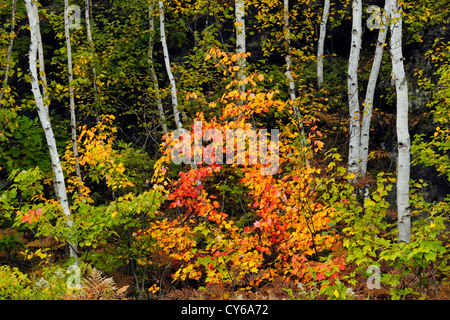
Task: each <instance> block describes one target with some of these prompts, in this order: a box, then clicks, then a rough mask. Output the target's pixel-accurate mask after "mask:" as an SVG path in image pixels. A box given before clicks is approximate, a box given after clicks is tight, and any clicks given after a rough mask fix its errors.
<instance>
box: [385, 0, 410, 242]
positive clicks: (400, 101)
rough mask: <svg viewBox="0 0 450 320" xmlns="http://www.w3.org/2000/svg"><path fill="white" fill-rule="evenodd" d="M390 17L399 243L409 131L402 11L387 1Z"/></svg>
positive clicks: (404, 228) (406, 234)
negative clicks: (394, 101) (395, 119)
mask: <svg viewBox="0 0 450 320" xmlns="http://www.w3.org/2000/svg"><path fill="white" fill-rule="evenodd" d="M386 10H387V12H388V15H389V17H390V30H391V38H390V51H391V60H392V72H393V75H394V78H395V79H394V81H395V91H396V95H397V123H396V126H397V145H398V163H397V212H398V222H397V226H398V238H399V242H405V243H409V242H410V240H411V213H410V207H409V178H410V147H411V145H410V137H409V129H408V84H407V81H406V75H405V68H404V65H403V60H404V59H403V52H402V7H401V6H400V5H399V4H398V1H396V0H386Z"/></svg>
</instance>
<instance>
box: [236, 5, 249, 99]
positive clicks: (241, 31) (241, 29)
mask: <svg viewBox="0 0 450 320" xmlns="http://www.w3.org/2000/svg"><path fill="white" fill-rule="evenodd" d="M235 14H236V53H237V54H245V53H246V50H247V49H246V44H245V0H235ZM245 63H246V59H245V57H241V58H239V59H238V66H239V71H238V79H239V80H240V81H241V80H243V79H245ZM239 90H240V91H241V92H245V84H241V85H240V86H239Z"/></svg>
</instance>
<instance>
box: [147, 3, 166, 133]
mask: <svg viewBox="0 0 450 320" xmlns="http://www.w3.org/2000/svg"><path fill="white" fill-rule="evenodd" d="M154 5H155V0H153V1H152V2H151V3H150V5H149V8H148V20H149V24H150V39H149V47H148V64H149V66H150V76H151V77H152V82H153V89H154V91H155V95H156V105H157V107H158V114H159V119H160V121H161V127H162V129H163V133H164V134H165V135H167V133H168V131H167V124H166V117H165V116H164V109H163V105H162V102H161V95H160V93H159V85H158V77H157V76H156V72H155V67H154V65H153V34H154V33H155V21H154V19H153V9H154Z"/></svg>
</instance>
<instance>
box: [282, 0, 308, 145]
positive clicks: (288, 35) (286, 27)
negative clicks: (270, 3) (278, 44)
mask: <svg viewBox="0 0 450 320" xmlns="http://www.w3.org/2000/svg"><path fill="white" fill-rule="evenodd" d="M283 17H284V39H285V41H286V46H287V52H286V55H285V57H284V58H285V61H286V77H287V79H288V82H289V89H288V94H289V99H290V100H291V101H292V103H294V106H293V110H294V113H295V116H296V117H297V124H298V126H299V129H300V131H301V134H302V135H303V137H304V139H302V144H303V145H305V144H306V141H304V140H305V139H306V137H305V130H304V127H303V122H302V117H301V114H300V110H299V109H298V108H297V106H296V105H295V99H296V98H297V96H296V94H295V92H296V89H295V82H294V77H293V76H292V61H291V33H290V29H289V0H284V9H283Z"/></svg>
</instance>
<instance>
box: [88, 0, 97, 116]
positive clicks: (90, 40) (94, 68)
mask: <svg viewBox="0 0 450 320" xmlns="http://www.w3.org/2000/svg"><path fill="white" fill-rule="evenodd" d="M85 6H86V8H85V9H84V16H85V19H86V33H87V39H88V42H89V53H90V54H91V57H92V66H91V70H92V77H93V79H92V84H93V87H94V103H95V106H94V108H95V116H96V120H97V123H100V110H99V108H98V102H99V98H98V96H99V90H98V85H97V68H96V66H95V59H94V40H93V38H92V31H91V29H92V28H91V14H90V12H91V9H92V3H91V0H85Z"/></svg>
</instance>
